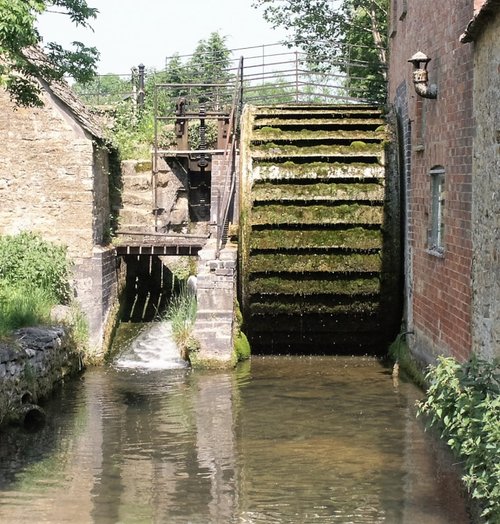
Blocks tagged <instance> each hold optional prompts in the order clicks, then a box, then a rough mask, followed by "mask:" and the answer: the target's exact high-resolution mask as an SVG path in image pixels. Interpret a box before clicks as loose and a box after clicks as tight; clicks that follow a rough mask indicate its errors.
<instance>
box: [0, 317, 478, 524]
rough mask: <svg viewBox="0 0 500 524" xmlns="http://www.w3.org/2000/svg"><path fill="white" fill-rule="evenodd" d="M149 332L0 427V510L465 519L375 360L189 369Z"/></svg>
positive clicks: (204, 517)
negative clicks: (26, 424)
mask: <svg viewBox="0 0 500 524" xmlns="http://www.w3.org/2000/svg"><path fill="white" fill-rule="evenodd" d="M157 328H158V327H156V328H155V329H157ZM161 329H164V328H161ZM167 331H168V328H167ZM157 335H158V334H157ZM162 336H163V335H162ZM165 336H167V338H168V333H167V335H165ZM159 338H161V336H160V337H159ZM151 340H152V339H151V337H150V335H148V332H142V333H141V334H140V335H139V337H138V338H137V339H136V342H134V343H133V344H130V342H128V343H126V344H125V343H124V344H125V346H126V348H125V351H124V353H123V354H122V355H121V356H119V357H118V358H117V360H115V362H114V363H112V364H110V365H108V366H106V367H105V368H101V369H91V370H89V371H87V372H86V373H85V374H84V375H83V376H82V377H80V378H79V379H77V380H74V381H72V382H70V383H67V384H66V385H65V386H64V387H62V388H61V390H60V391H58V393H57V394H56V395H55V396H54V398H53V399H51V401H50V402H48V403H47V404H46V406H45V408H46V411H47V415H48V423H47V425H46V426H45V427H44V428H43V429H42V430H41V431H39V432H37V433H28V432H26V431H24V430H22V429H16V430H9V431H8V432H4V433H3V434H1V439H0V522H2V523H23V522H29V523H34V522H36V523H39V522H50V523H64V522H72V523H87V522H88V523H90V522H96V523H119V522H120V523H147V522H154V523H174V524H175V523H193V524H198V523H199V524H204V523H217V524H218V523H221V524H224V523H300V524H302V523H309V522H318V523H330V522H335V523H342V524H347V523H369V524H375V523H389V524H399V523H404V524H451V523H453V524H463V523H468V522H469V519H468V517H467V514H466V509H465V501H464V499H463V496H462V491H461V487H460V483H459V480H458V474H457V471H456V470H455V469H454V467H453V465H452V464H451V462H450V459H449V457H447V455H446V454H444V453H443V449H442V447H441V445H440V444H439V443H438V442H437V441H436V440H435V439H434V438H432V436H431V435H429V434H427V433H425V432H424V430H423V427H422V423H421V422H420V420H417V419H416V418H415V408H414V403H415V399H416V398H418V397H420V396H421V392H420V391H418V390H417V389H416V388H415V387H413V386H412V385H411V384H409V383H407V382H404V381H400V382H399V384H393V382H392V379H391V376H390V373H389V371H388V370H387V369H386V368H384V367H383V366H382V365H381V364H380V362H378V361H377V360H375V359H369V358H360V357H356V358H349V357H342V358H340V357H314V358H301V357H265V358H264V357H253V358H252V360H251V362H250V363H247V364H245V365H243V366H241V367H239V368H238V369H237V370H235V371H233V372H225V373H210V372H199V371H196V372H193V371H191V370H190V369H189V368H186V367H184V365H183V363H182V361H179V360H178V359H177V355H176V354H175V352H173V353H170V354H169V355H170V356H168V357H165V356H164V355H163V356H162V355H158V354H156V353H155V351H154V350H153V349H152V348H151ZM141 344H142V346H141ZM147 352H149V356H147V355H145V353H147ZM153 362H154V364H153Z"/></svg>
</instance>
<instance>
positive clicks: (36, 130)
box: [0, 90, 109, 257]
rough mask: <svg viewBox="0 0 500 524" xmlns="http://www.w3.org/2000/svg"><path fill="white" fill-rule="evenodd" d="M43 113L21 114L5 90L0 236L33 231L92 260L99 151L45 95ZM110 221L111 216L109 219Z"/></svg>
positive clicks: (0, 95)
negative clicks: (97, 151) (96, 167)
mask: <svg viewBox="0 0 500 524" xmlns="http://www.w3.org/2000/svg"><path fill="white" fill-rule="evenodd" d="M43 100H44V102H45V105H44V106H43V107H41V108H22V107H20V108H16V107H15V106H14V105H13V104H12V102H11V101H10V99H9V96H8V94H7V93H6V92H5V91H4V90H0V106H1V107H2V111H0V134H1V136H2V155H1V156H2V161H1V162H0V201H1V202H2V205H1V206H0V234H3V235H6V234H16V233H18V232H20V231H25V230H28V231H34V232H38V233H40V234H41V235H42V236H43V237H44V238H45V239H47V240H51V241H54V242H56V243H58V244H64V245H67V246H68V248H69V253H70V255H71V256H75V255H78V256H80V257H82V256H92V248H93V244H94V225H95V224H94V221H95V219H96V216H98V215H100V214H102V213H104V212H105V211H100V212H99V213H98V212H97V210H96V208H95V206H97V203H96V202H95V201H94V190H95V174H96V173H94V146H93V143H92V139H91V137H90V136H89V135H88V134H87V133H85V132H84V131H83V129H82V128H81V127H80V126H79V125H78V124H77V123H76V122H75V121H74V119H73V118H72V117H71V115H69V113H68V112H67V110H65V109H64V108H63V107H62V105H61V104H60V103H58V102H57V101H56V100H54V99H53V98H51V96H50V95H49V94H48V93H47V92H43ZM106 214H107V215H109V211H107V213H106Z"/></svg>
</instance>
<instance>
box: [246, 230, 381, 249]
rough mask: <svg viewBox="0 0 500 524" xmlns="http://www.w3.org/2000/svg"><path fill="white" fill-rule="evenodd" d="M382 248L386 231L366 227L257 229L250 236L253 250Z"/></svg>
mask: <svg viewBox="0 0 500 524" xmlns="http://www.w3.org/2000/svg"><path fill="white" fill-rule="evenodd" d="M326 247H329V248H349V249H381V248H382V232H381V231H380V230H379V229H377V230H372V229H364V228H362V227H355V228H348V229H342V230H328V229H327V230H325V229H317V230H307V231H296V230H284V229H272V230H256V231H253V232H252V234H251V235H250V249H276V250H277V249H287V248H288V249H297V248H303V249H306V248H326Z"/></svg>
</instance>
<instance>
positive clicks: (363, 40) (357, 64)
mask: <svg viewBox="0 0 500 524" xmlns="http://www.w3.org/2000/svg"><path fill="white" fill-rule="evenodd" d="M254 6H255V7H263V8H264V18H265V19H266V20H267V21H268V22H270V23H271V24H272V25H273V27H278V26H281V27H283V28H285V29H286V30H288V31H289V32H290V36H291V38H290V45H298V46H299V47H301V48H303V49H304V50H305V51H306V53H307V56H308V62H309V66H310V67H311V68H312V69H316V70H317V71H321V72H325V71H334V70H335V69H337V70H340V71H342V72H344V73H346V75H347V81H348V84H347V86H346V87H347V89H348V92H349V94H350V95H351V96H353V97H355V98H361V99H368V100H376V101H378V100H380V99H381V97H382V98H383V96H384V95H385V66H386V65H387V62H386V46H387V14H388V0H377V1H369V2H367V1H361V0H339V1H338V2H332V1H331V0H294V1H293V2H290V1H289V0H254Z"/></svg>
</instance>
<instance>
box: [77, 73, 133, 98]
mask: <svg viewBox="0 0 500 524" xmlns="http://www.w3.org/2000/svg"><path fill="white" fill-rule="evenodd" d="M132 89H133V86H132V83H131V82H130V80H125V79H124V78H122V77H120V76H118V75H114V74H109V75H99V76H96V77H94V78H93V79H92V80H91V81H90V82H87V83H85V84H83V83H79V82H77V83H75V84H74V85H73V90H74V91H75V93H76V94H78V95H79V96H80V97H81V98H82V99H83V100H84V101H85V103H87V104H90V105H102V104H116V103H119V102H122V101H123V100H124V99H125V98H127V96H130V94H131V92H132Z"/></svg>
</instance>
